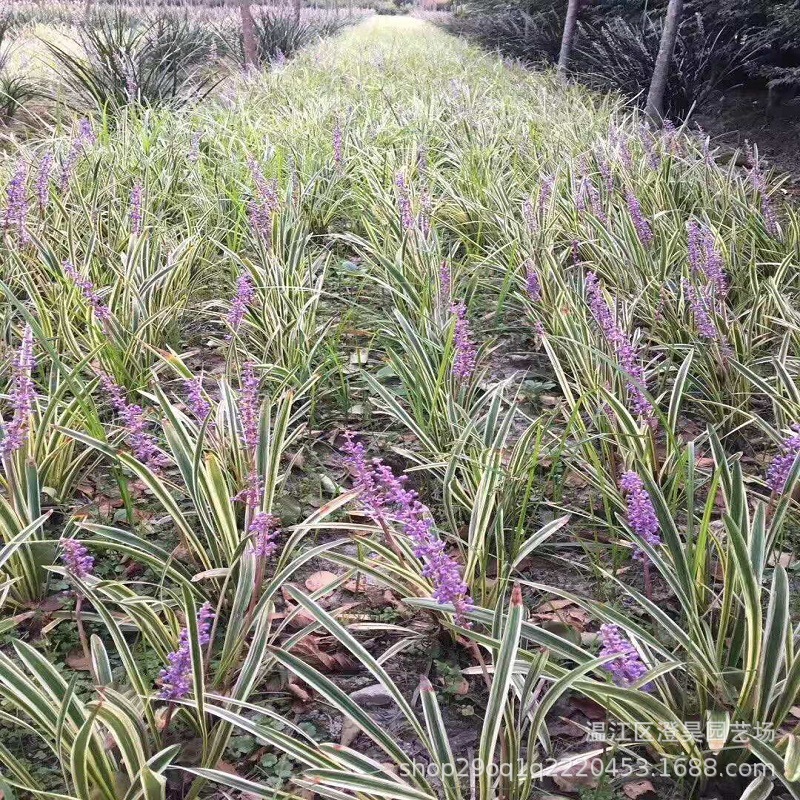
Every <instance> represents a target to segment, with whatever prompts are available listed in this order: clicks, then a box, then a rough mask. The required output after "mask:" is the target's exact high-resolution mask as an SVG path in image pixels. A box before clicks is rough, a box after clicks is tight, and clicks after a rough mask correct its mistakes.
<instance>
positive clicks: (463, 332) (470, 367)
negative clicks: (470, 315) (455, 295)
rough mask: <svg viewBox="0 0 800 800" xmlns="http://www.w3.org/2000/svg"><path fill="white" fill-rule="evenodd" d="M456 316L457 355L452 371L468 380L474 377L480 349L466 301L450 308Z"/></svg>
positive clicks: (454, 358) (454, 357) (458, 376)
mask: <svg viewBox="0 0 800 800" xmlns="http://www.w3.org/2000/svg"><path fill="white" fill-rule="evenodd" d="M450 311H451V312H452V313H453V314H455V316H456V331H455V355H454V356H453V367H452V372H453V375H454V376H455V377H456V378H459V379H461V380H467V379H468V378H470V377H472V373H473V372H474V371H475V365H476V363H477V360H478V350H477V348H476V347H475V342H474V341H473V339H472V330H471V328H470V325H469V320H468V319H467V307H466V306H465V305H464V303H463V302H462V303H456V304H455V305H453V306H452V307H451V308H450Z"/></svg>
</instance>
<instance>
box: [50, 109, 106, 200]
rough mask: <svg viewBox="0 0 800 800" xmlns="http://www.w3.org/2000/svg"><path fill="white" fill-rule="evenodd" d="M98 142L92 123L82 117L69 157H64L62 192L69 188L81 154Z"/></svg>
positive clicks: (68, 153) (60, 185)
mask: <svg viewBox="0 0 800 800" xmlns="http://www.w3.org/2000/svg"><path fill="white" fill-rule="evenodd" d="M96 142H97V135H96V134H95V132H94V130H93V128H92V123H91V122H90V121H89V120H88V119H82V120H81V121H80V122H79V123H78V133H77V136H75V137H74V138H73V139H72V142H71V144H70V148H69V151H68V152H67V157H66V158H65V159H64V162H63V164H62V165H61V177H60V179H59V189H60V190H61V193H62V194H63V193H64V192H66V191H67V189H68V188H69V184H70V181H71V180H72V175H73V173H74V172H75V164H76V163H77V162H78V158H80V156H81V155H82V154H84V153H85V152H86V150H87V149H88V148H89V147H91V146H92V145H93V144H95V143H96Z"/></svg>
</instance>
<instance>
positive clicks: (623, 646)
mask: <svg viewBox="0 0 800 800" xmlns="http://www.w3.org/2000/svg"><path fill="white" fill-rule="evenodd" d="M600 640H601V642H602V644H603V647H602V649H601V650H600V655H601V656H617V657H616V658H615V659H614V660H613V661H609V662H608V663H607V664H605V665H604V667H603V668H604V669H606V670H608V671H609V672H610V673H611V676H612V678H613V679H614V683H616V684H617V686H630V685H631V684H633V683H636V681H638V680H640V679H641V678H642V677H643V676H644V675H646V674H647V667H646V666H645V665H644V663H643V662H642V659H641V658H640V656H639V653H638V652H637V650H636V648H635V647H634V646H633V645H632V644H631V642H630V641H629V640H628V639H627V638H626V637H625V634H624V633H623V631H622V629H621V628H620V627H619V626H618V625H608V624H606V625H601V626H600ZM642 691H645V692H649V691H652V685H651V684H646V685H645V686H642Z"/></svg>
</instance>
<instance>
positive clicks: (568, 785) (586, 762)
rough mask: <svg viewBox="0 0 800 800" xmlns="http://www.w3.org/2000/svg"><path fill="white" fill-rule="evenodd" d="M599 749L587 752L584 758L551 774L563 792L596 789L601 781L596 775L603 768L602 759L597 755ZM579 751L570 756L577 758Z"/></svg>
mask: <svg viewBox="0 0 800 800" xmlns="http://www.w3.org/2000/svg"><path fill="white" fill-rule="evenodd" d="M596 753H597V751H596V750H595V751H593V752H592V753H587V754H586V757H585V758H583V759H578V760H576V761H575V762H573V763H571V764H569V765H568V766H566V767H564V769H563V770H559V771H558V772H557V773H553V774H552V775H551V777H552V779H553V783H555V785H556V786H558V788H559V789H561V791H563V792H578V791H579V790H580V789H582V788H588V789H595V788H596V787H597V785H598V783H599V781H598V779H597V778H596V777H595V775H599V774H600V771H601V769H602V761H601V760H600V758H599V756H597V754H596ZM579 755H580V754H579V753H575V754H574V755H573V756H570V758H573V757H574V758H576V759H577V757H578V756H579Z"/></svg>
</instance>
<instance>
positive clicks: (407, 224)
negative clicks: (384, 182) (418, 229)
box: [394, 172, 414, 231]
mask: <svg viewBox="0 0 800 800" xmlns="http://www.w3.org/2000/svg"><path fill="white" fill-rule="evenodd" d="M394 185H395V188H396V189H397V207H398V209H399V211H400V224H401V225H402V226H403V230H404V231H410V230H411V229H412V228H413V227H414V213H413V211H412V210H411V195H410V193H409V190H408V183H407V182H406V176H405V173H403V172H398V173H397V175H396V176H395V179H394Z"/></svg>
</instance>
